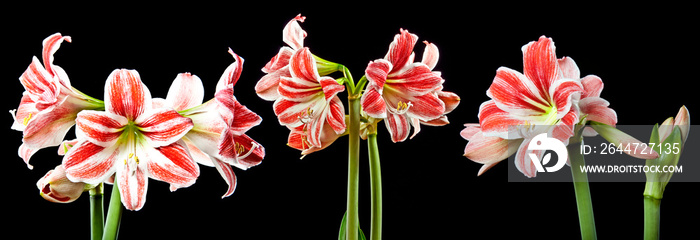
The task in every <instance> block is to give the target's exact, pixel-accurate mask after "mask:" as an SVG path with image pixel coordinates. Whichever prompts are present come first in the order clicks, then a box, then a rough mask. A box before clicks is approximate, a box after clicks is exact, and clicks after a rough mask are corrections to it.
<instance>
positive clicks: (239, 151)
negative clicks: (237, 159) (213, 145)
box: [233, 142, 245, 155]
mask: <svg viewBox="0 0 700 240" xmlns="http://www.w3.org/2000/svg"><path fill="white" fill-rule="evenodd" d="M233 148H234V149H235V151H236V155H241V154H242V153H243V151H245V147H243V145H241V144H240V143H238V142H236V143H234V146H233Z"/></svg>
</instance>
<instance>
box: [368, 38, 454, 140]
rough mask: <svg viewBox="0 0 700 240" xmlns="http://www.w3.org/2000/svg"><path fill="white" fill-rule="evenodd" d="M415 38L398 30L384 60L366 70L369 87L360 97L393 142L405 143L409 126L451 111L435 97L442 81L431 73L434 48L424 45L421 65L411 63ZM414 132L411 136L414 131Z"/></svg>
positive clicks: (373, 62)
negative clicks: (380, 119)
mask: <svg viewBox="0 0 700 240" xmlns="http://www.w3.org/2000/svg"><path fill="white" fill-rule="evenodd" d="M417 41H418V36H416V35H415V34H411V33H409V32H408V31H406V30H404V29H401V30H400V34H397V35H396V36H395V37H394V41H393V42H392V43H391V45H390V46H389V52H388V53H387V54H386V56H385V57H384V59H378V60H375V61H372V62H370V63H369V65H368V66H367V69H366V70H365V76H366V77H367V80H368V84H367V88H366V91H365V93H364V94H363V95H362V100H361V101H362V107H363V109H364V111H365V112H366V113H367V115H369V116H370V117H373V118H382V119H385V122H384V123H385V125H386V127H387V129H388V130H389V133H390V134H391V139H392V141H394V142H400V141H404V140H406V138H407V137H408V134H409V131H410V129H411V125H413V126H414V127H416V128H417V129H416V130H419V128H418V126H419V123H420V122H424V123H427V122H430V121H432V120H435V119H437V118H440V117H441V116H444V114H445V113H446V112H448V111H446V109H450V108H451V109H453V108H454V106H456V104H454V102H450V103H451V104H452V106H451V107H449V108H446V106H445V102H443V101H442V100H441V99H440V97H439V96H438V92H439V91H441V90H442V83H443V82H444V80H443V79H442V77H441V76H440V72H434V71H432V69H433V67H434V66H435V64H436V63H437V59H438V57H437V47H435V45H434V44H431V43H428V42H424V43H425V44H426V45H427V46H426V48H425V51H424V52H423V60H422V62H413V59H414V55H415V54H414V53H413V47H414V46H415V44H416V42H417ZM416 130H414V135H415V133H417V131H416Z"/></svg>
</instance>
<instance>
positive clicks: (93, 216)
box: [89, 183, 104, 240]
mask: <svg viewBox="0 0 700 240" xmlns="http://www.w3.org/2000/svg"><path fill="white" fill-rule="evenodd" d="M89 192H90V239H92V240H96V239H102V231H103V230H104V198H103V196H104V191H103V184H102V183H100V184H98V185H97V186H95V187H94V188H92V189H90V191H89Z"/></svg>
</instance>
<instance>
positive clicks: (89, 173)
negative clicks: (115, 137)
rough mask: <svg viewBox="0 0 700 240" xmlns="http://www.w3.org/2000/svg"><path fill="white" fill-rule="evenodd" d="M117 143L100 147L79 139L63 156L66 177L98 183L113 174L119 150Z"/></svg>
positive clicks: (75, 180)
mask: <svg viewBox="0 0 700 240" xmlns="http://www.w3.org/2000/svg"><path fill="white" fill-rule="evenodd" d="M117 147H118V146H117V145H112V146H110V147H108V148H105V147H101V146H99V145H96V144H93V143H91V142H89V141H86V140H82V141H79V142H78V143H77V144H76V145H75V146H73V148H71V149H70V150H69V151H68V153H66V155H65V156H63V166H64V167H65V168H66V175H67V176H68V179H70V180H71V181H73V182H85V183H88V184H98V183H101V182H103V181H105V180H106V179H107V178H108V177H109V176H111V175H112V174H114V172H115V171H116V169H115V168H114V166H115V163H116V162H117V160H118V155H119V151H117Z"/></svg>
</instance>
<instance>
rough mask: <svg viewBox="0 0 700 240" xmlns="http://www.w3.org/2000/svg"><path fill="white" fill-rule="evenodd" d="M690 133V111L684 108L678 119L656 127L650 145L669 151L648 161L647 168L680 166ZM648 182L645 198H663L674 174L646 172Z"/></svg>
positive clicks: (670, 119) (677, 116)
mask: <svg viewBox="0 0 700 240" xmlns="http://www.w3.org/2000/svg"><path fill="white" fill-rule="evenodd" d="M689 131H690V114H689V113H688V109H687V108H686V107H685V106H683V107H681V109H680V111H679V112H678V114H677V115H676V118H675V120H674V118H672V117H671V118H668V119H666V121H664V122H663V123H662V124H661V125H660V126H659V125H658V124H657V125H655V126H654V128H653V130H652V132H651V138H650V139H649V143H654V144H656V145H657V146H666V147H668V151H661V152H660V153H659V157H658V158H656V159H650V160H647V162H646V165H647V166H658V168H659V169H662V168H664V167H666V168H668V167H670V166H673V168H675V167H677V166H678V160H679V159H680V156H681V152H682V149H683V147H685V140H686V139H688V132H689ZM645 174H646V177H647V182H646V186H645V188H644V196H646V197H652V198H654V199H661V198H663V194H664V190H665V189H666V185H667V184H668V182H669V181H670V180H671V177H672V176H673V172H672V171H671V172H663V171H655V172H646V173H645Z"/></svg>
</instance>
